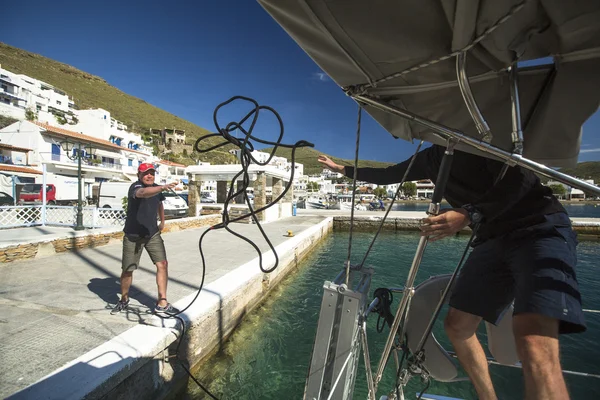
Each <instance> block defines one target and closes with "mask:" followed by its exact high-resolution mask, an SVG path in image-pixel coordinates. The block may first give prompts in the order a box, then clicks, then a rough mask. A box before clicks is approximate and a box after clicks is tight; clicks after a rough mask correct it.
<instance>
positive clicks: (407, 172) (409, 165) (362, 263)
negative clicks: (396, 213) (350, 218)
mask: <svg viewBox="0 0 600 400" xmlns="http://www.w3.org/2000/svg"><path fill="white" fill-rule="evenodd" d="M422 145H423V141H422V140H421V142H420V143H419V145H418V146H417V149H416V150H415V154H413V156H412V157H411V159H410V163H409V164H408V168H407V169H406V171H405V172H404V176H403V177H402V180H401V181H400V183H399V184H398V188H396V194H394V198H393V199H392V202H391V203H390V205H389V207H388V209H387V210H386V211H385V214H384V216H383V218H382V219H381V223H380V224H379V228H378V229H377V233H375V236H374V237H373V240H372V241H371V244H370V245H369V248H368V249H367V251H366V253H365V256H364V257H363V260H362V261H361V263H360V264H359V266H358V268H359V269H360V268H362V267H363V266H364V265H365V262H366V261H367V257H368V256H369V253H370V252H371V249H372V248H373V245H374V244H375V241H376V240H377V237H378V236H379V234H380V233H381V230H382V229H383V225H384V224H385V220H386V219H387V217H388V215H389V213H390V211H392V206H393V205H394V202H395V201H396V198H397V197H398V195H399V194H400V191H401V189H402V185H404V182H406V178H407V177H408V174H409V173H410V170H411V169H412V166H413V164H414V162H415V159H416V158H417V154H418V153H419V151H420V150H421V146H422Z"/></svg>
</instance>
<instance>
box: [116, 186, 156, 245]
mask: <svg viewBox="0 0 600 400" xmlns="http://www.w3.org/2000/svg"><path fill="white" fill-rule="evenodd" d="M152 186H158V185H157V184H156V183H155V184H153V185H152ZM143 187H146V186H145V185H144V184H143V183H142V182H140V181H137V182H134V183H133V184H132V185H131V186H130V187H129V193H128V194H127V218H126V219H125V228H123V232H125V234H126V235H128V236H133V237H140V238H142V237H151V236H153V235H154V234H156V232H158V225H157V223H156V219H157V216H158V204H159V203H160V202H161V201H164V200H165V196H164V195H163V194H162V193H158V194H156V195H154V196H152V197H147V198H137V197H135V192H136V191H137V190H138V189H141V188H143Z"/></svg>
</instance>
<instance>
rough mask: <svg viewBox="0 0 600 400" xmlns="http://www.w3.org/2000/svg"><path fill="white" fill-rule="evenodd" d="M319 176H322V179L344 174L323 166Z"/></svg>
mask: <svg viewBox="0 0 600 400" xmlns="http://www.w3.org/2000/svg"><path fill="white" fill-rule="evenodd" d="M321 176H322V177H323V179H333V178H341V177H343V176H344V174H341V173H339V172H333V171H331V170H329V169H327V168H324V169H323V171H321Z"/></svg>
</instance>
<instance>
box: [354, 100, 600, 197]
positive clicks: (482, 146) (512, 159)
mask: <svg viewBox="0 0 600 400" xmlns="http://www.w3.org/2000/svg"><path fill="white" fill-rule="evenodd" d="M353 97H354V99H355V100H357V101H360V102H362V103H364V104H367V105H370V106H373V107H376V108H378V109H380V110H382V111H386V112H389V113H390V114H394V115H397V116H399V117H403V118H406V119H408V120H410V121H412V122H415V123H417V124H419V125H423V126H426V127H428V128H429V129H431V130H432V131H434V132H436V133H438V134H440V135H442V136H444V137H445V138H454V139H458V140H460V141H461V142H463V143H466V144H468V145H470V146H473V147H475V148H476V149H478V150H481V151H484V152H486V153H490V154H493V155H495V156H496V157H498V158H500V159H502V160H503V161H505V162H507V163H508V164H509V165H511V166H514V165H519V166H521V167H524V168H527V169H529V170H531V171H534V172H537V173H540V174H542V175H544V176H547V177H548V178H552V179H556V180H557V181H559V182H562V183H564V184H566V185H569V186H572V187H574V188H577V189H581V190H582V191H584V192H588V193H593V194H594V196H600V187H598V186H594V185H592V184H589V183H587V182H583V181H581V180H579V179H576V178H573V177H572V176H569V175H566V174H563V173H561V172H558V171H555V170H553V169H552V168H549V167H547V166H545V165H543V164H540V163H537V162H535V161H532V160H529V159H527V158H525V157H523V156H521V155H520V154H511V153H509V152H507V151H505V150H502V149H499V148H497V147H495V146H493V145H491V144H489V143H486V142H484V141H481V140H477V139H474V138H472V137H470V136H467V135H465V134H464V133H462V132H460V131H457V130H454V129H452V128H449V127H447V126H444V125H441V124H438V123H437V122H434V121H431V120H429V119H427V118H422V117H419V116H418V115H416V114H413V113H411V112H410V111H407V110H404V109H401V108H398V107H395V106H391V105H389V104H386V103H384V102H382V101H380V100H377V99H373V98H371V97H369V96H366V95H354V96H353Z"/></svg>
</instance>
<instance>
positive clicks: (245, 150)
mask: <svg viewBox="0 0 600 400" xmlns="http://www.w3.org/2000/svg"><path fill="white" fill-rule="evenodd" d="M236 100H243V101H246V102H249V103H251V105H253V107H252V109H251V110H250V111H249V112H248V113H247V114H246V115H245V116H244V117H243V118H242V119H241V120H239V121H237V122H230V123H228V124H227V125H226V127H225V128H221V126H220V125H219V122H218V113H219V111H220V110H221V109H222V108H223V107H224V106H226V105H228V104H231V103H232V102H234V101H236ZM261 111H264V112H270V113H271V114H272V115H274V116H275V118H276V119H277V122H278V125H279V135H278V137H277V140H276V141H275V142H273V141H269V140H264V139H260V138H258V137H256V136H255V135H253V131H254V128H255V126H256V122H257V121H258V117H259V113H260V112H261ZM250 118H251V121H250V127H249V128H248V129H245V128H244V127H243V126H242V125H243V124H244V123H245V122H247V121H248V120H249V119H250ZM213 121H214V123H215V127H216V128H217V131H218V132H219V133H212V134H208V135H205V136H202V137H200V138H198V140H196V143H195V144H194V150H196V151H197V152H198V153H206V152H208V151H212V150H215V149H217V148H219V147H222V146H225V145H228V144H232V145H234V146H236V147H238V148H239V151H240V162H241V168H242V169H241V171H240V172H239V173H237V174H236V175H235V176H234V178H233V179H232V182H231V186H230V188H229V192H228V194H227V198H226V200H225V204H224V209H223V221H222V222H220V223H218V224H216V225H213V226H211V227H209V228H208V229H206V230H205V231H204V232H203V233H202V235H200V239H199V240H198V249H199V251H200V258H201V261H202V264H201V265H202V278H201V281H200V285H199V286H198V290H197V291H196V295H195V296H194V298H193V299H192V301H191V302H190V303H189V304H188V305H187V306H185V307H184V308H183V309H181V310H180V311H178V312H177V313H173V314H165V315H161V314H158V313H157V314H156V315H157V316H158V317H159V318H161V319H171V318H175V319H177V320H178V321H179V322H180V323H181V334H180V336H179V340H178V342H177V346H176V348H175V358H176V359H177V360H178V361H179V363H180V365H181V366H182V368H183V369H184V370H185V371H186V372H187V373H188V375H189V376H190V377H191V378H192V380H194V382H196V384H197V385H198V386H199V387H200V388H201V389H202V390H204V391H205V392H206V393H207V394H208V395H209V396H210V397H211V398H212V399H215V400H217V397H215V395H214V394H212V393H211V392H210V391H209V390H208V389H207V388H206V387H204V386H203V385H202V384H201V383H200V382H199V381H198V380H197V379H196V378H195V377H194V376H193V374H192V373H191V372H190V370H189V368H188V367H187V366H186V365H185V362H184V360H182V359H181V358H180V355H179V349H180V347H181V344H182V342H183V338H184V336H185V332H186V330H185V321H184V320H183V318H182V317H180V314H182V313H184V312H185V311H186V310H188V309H189V308H190V307H191V306H192V304H194V302H195V301H196V300H197V299H198V296H199V295H200V292H201V291H202V288H203V287H204V280H205V277H206V259H205V257H204V252H203V251H202V242H203V240H204V237H205V236H206V234H207V233H208V232H211V231H215V230H218V229H225V230H226V231H227V232H229V233H231V234H233V235H234V236H236V237H238V238H240V239H242V240H244V241H245V242H246V243H248V244H250V245H251V246H252V247H253V248H254V249H255V250H256V252H257V253H258V257H259V267H260V270H261V271H262V272H264V273H270V272H273V271H274V270H275V269H276V268H277V266H278V265H279V258H278V256H277V252H276V251H275V248H274V246H273V244H272V243H271V241H270V240H269V238H268V236H267V234H266V233H265V231H264V229H263V228H262V226H261V224H260V222H259V219H258V217H257V214H258V213H260V212H262V211H264V210H266V209H268V208H269V207H271V206H273V205H274V204H276V203H277V202H278V201H279V200H281V199H282V198H283V197H284V196H285V195H286V194H287V192H288V191H289V189H290V188H291V186H292V184H293V179H294V171H295V153H296V149H297V148H301V147H314V144H312V143H310V142H307V141H305V140H300V141H298V142H296V143H295V144H293V145H289V144H283V143H281V140H282V139H283V133H284V126H283V121H282V119H281V117H280V115H279V114H278V113H277V111H275V109H273V108H271V107H269V106H263V105H259V104H258V102H256V100H254V99H252V98H249V97H244V96H234V97H232V98H230V99H229V100H227V101H225V102H223V103H221V104H219V105H218V106H217V107H216V108H215V111H214V112H213ZM238 131H239V132H242V134H243V139H242V140H240V139H239V138H237V133H238ZM232 132H236V134H235V136H236V137H234V136H232V135H231V133H232ZM212 137H221V138H223V139H224V141H223V142H221V143H219V144H216V145H213V146H211V147H209V148H207V149H201V148H200V143H201V142H202V141H205V140H207V139H208V138H212ZM251 140H252V141H254V142H257V143H261V144H263V145H267V146H273V148H272V149H271V150H270V155H269V157H268V158H267V160H265V161H262V162H261V161H259V160H257V159H256V158H254V157H253V156H252V152H253V151H254V145H253V143H252V142H251ZM279 147H281V148H288V149H291V150H292V154H291V164H292V165H291V172H290V178H289V181H288V183H287V184H286V185H285V187H284V188H283V190H282V192H281V194H280V195H279V196H277V197H276V198H275V199H272V201H271V203H269V204H266V205H264V206H262V207H260V208H258V209H254V208H253V207H252V204H251V203H250V199H249V198H248V196H246V189H247V188H248V186H249V185H250V174H249V167H250V164H251V163H254V164H257V165H261V166H265V165H267V164H268V163H269V162H270V161H271V160H272V158H273V157H274V156H275V152H276V151H277V149H278V148H279ZM240 176H242V185H241V187H240V185H239V183H238V190H237V191H235V190H234V183H235V182H238V181H237V180H238V178H239V177H240ZM240 195H243V196H244V199H245V200H246V204H247V205H248V209H249V210H250V212H248V213H247V214H244V215H241V216H238V217H236V218H233V219H231V218H230V217H229V213H228V208H229V207H228V206H229V202H230V201H232V200H233V199H234V198H236V197H237V196H240ZM247 217H251V218H252V220H253V221H254V223H255V224H256V226H257V227H258V229H259V231H260V233H261V235H262V237H263V238H264V239H265V241H266V242H267V244H268V246H269V248H270V249H271V251H272V252H273V255H274V257H275V261H274V264H273V267H271V268H268V269H267V268H265V267H264V266H263V258H262V252H261V251H260V249H259V248H258V246H257V245H256V244H255V243H254V242H253V241H252V240H250V239H248V238H246V237H245V236H243V235H241V234H239V233H237V232H234V231H233V230H231V229H230V228H229V227H228V225H229V224H230V223H231V222H236V221H239V220H241V219H244V218H247Z"/></svg>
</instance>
